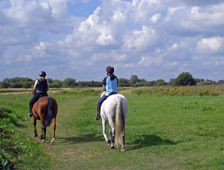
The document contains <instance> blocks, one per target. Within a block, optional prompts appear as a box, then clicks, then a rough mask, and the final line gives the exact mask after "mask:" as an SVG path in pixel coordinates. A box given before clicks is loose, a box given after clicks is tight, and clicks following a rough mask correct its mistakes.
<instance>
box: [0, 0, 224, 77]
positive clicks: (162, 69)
mask: <svg viewBox="0 0 224 170" xmlns="http://www.w3.org/2000/svg"><path fill="white" fill-rule="evenodd" d="M76 2H78V1H75V2H74V1H72V0H29V1H28V0H2V1H1V2H0V32H1V33H0V39H1V41H0V62H1V64H3V65H7V67H9V68H13V70H14V71H7V73H9V74H11V75H9V74H6V71H5V70H3V67H1V68H0V77H3V76H2V75H4V76H9V77H12V76H18V75H16V73H17V71H15V70H16V69H18V74H19V72H20V69H19V68H20V67H19V66H20V65H23V66H24V67H27V69H28V70H30V74H29V75H31V76H32V73H34V72H35V71H34V70H33V72H32V69H40V67H41V68H46V69H47V68H49V71H52V70H54V71H55V73H53V71H52V75H55V76H58V75H60V78H66V77H69V76H70V75H73V74H72V73H77V74H75V75H74V76H78V77H77V78H76V79H78V80H83V79H100V78H101V77H100V76H101V75H102V74H101V73H99V72H100V71H99V69H100V68H104V67H105V65H108V64H110V65H114V66H116V68H119V69H120V70H121V71H120V72H119V73H120V74H121V75H120V76H119V77H122V75H125V76H127V74H128V73H130V72H129V71H130V70H131V71H132V72H131V73H135V72H136V74H137V73H138V74H142V75H146V76H147V74H146V73H145V68H146V67H150V69H151V68H152V69H151V70H150V71H151V72H153V71H154V72H155V73H156V74H155V75H157V76H159V77H165V78H168V79H169V78H170V77H169V76H170V75H178V74H179V71H182V70H183V71H184V70H185V69H186V70H190V71H191V69H192V73H193V74H194V73H197V74H198V72H199V71H198V70H199V69H200V70H202V71H200V72H201V75H203V74H204V75H208V76H209V75H212V74H210V72H212V70H209V72H208V71H207V70H208V67H211V68H214V70H215V69H218V68H219V72H220V75H221V73H222V72H223V71H224V69H223V70H222V68H224V67H223V66H224V64H223V61H222V60H221V59H220V58H222V57H223V52H224V50H223V49H222V47H223V46H224V38H223V35H224V30H223V28H224V20H223V18H224V3H223V1H221V0H216V1H200V2H199V1H193V0H164V1H161V0H132V1H123V0H112V1H109V0H102V1H101V4H102V5H100V6H99V7H97V8H96V9H95V10H94V11H93V12H92V14H91V15H89V16H88V17H86V18H81V17H76V16H73V15H71V14H70V13H69V12H68V5H69V3H72V4H73V5H74V6H75V5H76ZM79 2H81V1H79ZM82 2H84V3H88V2H90V1H89V0H83V1H82ZM205 59H206V61H207V62H203V61H204V60H205ZM37 63H38V64H37ZM201 63H203V64H201ZM85 66H86V67H89V69H88V70H92V71H94V72H95V73H96V74H95V75H94V77H91V75H92V74H89V73H88V72H87V71H86V68H85ZM142 66H143V68H144V69H141V67H142ZM156 66H157V67H156ZM217 67H218V68H217ZM50 68H52V69H50ZM57 69H58V70H60V71H63V73H64V74H63V75H61V74H58V73H57V72H58V71H57ZM103 70H104V69H103ZM127 70H129V71H127ZM220 70H221V71H220ZM216 71H217V70H216ZM26 74H27V73H26V72H23V74H19V75H23V76H26ZM213 75H214V74H213ZM215 75H217V74H215ZM63 76H64V77H63ZM199 76H200V75H198V77H199ZM139 77H142V76H141V75H139ZM56 78H57V77H56ZM143 78H146V79H147V78H148V77H143ZM214 78H216V79H218V77H214Z"/></svg>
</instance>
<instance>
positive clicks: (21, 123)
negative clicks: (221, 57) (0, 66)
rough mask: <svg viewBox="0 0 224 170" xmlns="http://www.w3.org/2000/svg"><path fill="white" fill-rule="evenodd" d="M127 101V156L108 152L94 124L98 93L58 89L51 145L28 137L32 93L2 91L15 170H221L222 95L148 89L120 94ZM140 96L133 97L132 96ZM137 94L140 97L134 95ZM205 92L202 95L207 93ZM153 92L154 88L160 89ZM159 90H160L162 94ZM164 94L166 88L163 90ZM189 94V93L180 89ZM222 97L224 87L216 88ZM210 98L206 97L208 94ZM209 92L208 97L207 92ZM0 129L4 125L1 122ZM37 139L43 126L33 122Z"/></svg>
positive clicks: (223, 161)
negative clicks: (15, 150)
mask: <svg viewBox="0 0 224 170" xmlns="http://www.w3.org/2000/svg"><path fill="white" fill-rule="evenodd" d="M122 90H123V91H122V93H124V94H125V96H126V97H127V99H128V102H129V115H128V118H127V127H126V152H120V149H115V150H111V149H110V148H109V147H108V146H107V145H106V143H105V142H104V139H103V136H102V127H101V121H96V120H95V119H94V118H95V114H96V102H97V100H98V98H99V93H100V90H99V89H87V90H80V89H77V90H72V89H70V90H57V91H58V92H55V93H51V96H53V97H54V98H56V100H57V102H58V104H59V113H58V117H57V130H56V142H55V145H50V139H51V127H48V129H47V141H46V143H44V144H42V143H41V142H40V139H39V137H38V138H34V137H33V125H32V119H31V118H28V117H27V112H28V102H29V100H30V98H31V95H30V94H23V93H22V94H16V93H14V92H13V93H6V92H4V93H1V94H0V106H1V107H4V108H7V109H8V110H9V111H8V113H7V114H8V115H10V116H8V118H6V119H4V121H3V123H4V124H6V122H8V124H12V125H11V126H10V128H11V129H13V130H15V133H14V135H12V140H14V141H16V143H15V145H16V146H17V147H18V148H20V149H21V152H20V154H19V157H18V160H15V161H14V162H15V167H16V168H18V169H79V170H80V169H147V170H148V169H153V170H154V169H155V170H158V169H168V170H169V169H170V170H176V169H177V170H184V169H186V170H189V169H192V170H195V169H197V170H198V169H203V170H204V169H206V170H207V169H208V170H210V169H211V170H213V169H214V170H216V169H220V170H221V169H224V123H223V122H224V105H223V100H224V97H223V96H222V95H220V96H219V94H221V92H220V93H219V92H217V91H215V93H214V94H215V95H210V96H206V95H205V94H204V93H203V95H202V96H200V95H199V94H200V93H198V94H197V95H196V96H192V95H184V96H182V95H176V96H175V95H174V96H173V95H172V96H171V95H168V94H166V95H164V94H163V95H160V94H159V95H155V94H158V92H156V93H154V94H153V95H152V93H151V92H150V93H149V92H148V91H151V90H152V89H140V90H139V89H129V88H127V89H125V88H124V89H122ZM136 90H137V91H136ZM138 90H139V91H140V92H139V91H138ZM206 90H207V89H202V91H206ZM157 91H158V90H157ZM160 91H161V89H160ZM162 91H165V90H162ZM185 91H186V89H185ZM221 91H223V89H222V88H221ZM206 93H207V92H206ZM208 94H213V92H212V93H210V91H208ZM0 123H1V122H0ZM38 130H39V131H38V132H39V134H40V122H38Z"/></svg>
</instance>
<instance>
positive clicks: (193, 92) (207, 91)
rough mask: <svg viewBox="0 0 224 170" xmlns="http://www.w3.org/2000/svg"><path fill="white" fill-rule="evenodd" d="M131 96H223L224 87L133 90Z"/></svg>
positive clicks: (145, 88) (142, 88)
mask: <svg viewBox="0 0 224 170" xmlns="http://www.w3.org/2000/svg"><path fill="white" fill-rule="evenodd" d="M132 93H133V94H136V95H151V96H224V86H180V87H167V86H166V87H141V88H134V89H133V90H132Z"/></svg>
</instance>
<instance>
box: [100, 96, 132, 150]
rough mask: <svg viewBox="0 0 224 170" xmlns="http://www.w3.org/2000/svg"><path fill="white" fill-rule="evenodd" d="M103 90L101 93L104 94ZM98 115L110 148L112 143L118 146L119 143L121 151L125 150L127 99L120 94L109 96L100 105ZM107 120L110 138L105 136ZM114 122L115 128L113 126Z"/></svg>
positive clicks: (112, 146)
mask: <svg viewBox="0 0 224 170" xmlns="http://www.w3.org/2000/svg"><path fill="white" fill-rule="evenodd" d="M104 93H105V92H103V93H102V94H101V96H103V95H104ZM100 115H101V118H102V125H103V136H104V138H105V141H106V142H107V143H108V145H110V147H111V149H113V148H114V145H115V146H116V147H118V145H119V144H121V151H125V124H126V118H127V116H128V101H127V99H126V98H125V97H124V96H123V95H121V94H113V95H111V96H109V97H108V98H107V99H106V100H105V101H104V102H103V104H102V105H101V109H100ZM107 122H109V125H110V135H111V140H109V139H108V138H107V134H106V124H107ZM114 122H115V123H116V129H115V128H114Z"/></svg>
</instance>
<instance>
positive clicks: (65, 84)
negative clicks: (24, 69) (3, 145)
mask: <svg viewBox="0 0 224 170" xmlns="http://www.w3.org/2000/svg"><path fill="white" fill-rule="evenodd" d="M47 80H48V84H49V87H50V88H73V87H101V86H102V81H79V82H77V81H76V80H75V79H74V78H66V79H65V80H57V79H51V78H48V79H47ZM34 81H35V80H32V79H30V78H24V77H15V78H5V79H4V80H3V81H0V88H31V87H32V86H33V84H34ZM167 85H171V86H192V85H224V80H219V81H217V82H216V81H212V80H204V79H195V78H193V76H192V75H191V74H190V73H189V72H183V73H181V74H179V75H178V77H177V78H176V79H171V80H170V82H166V81H164V80H162V79H158V80H155V81H146V80H145V79H139V78H138V76H137V75H132V76H131V77H130V79H125V78H119V79H118V86H119V87H142V86H167Z"/></svg>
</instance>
